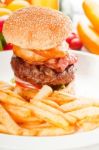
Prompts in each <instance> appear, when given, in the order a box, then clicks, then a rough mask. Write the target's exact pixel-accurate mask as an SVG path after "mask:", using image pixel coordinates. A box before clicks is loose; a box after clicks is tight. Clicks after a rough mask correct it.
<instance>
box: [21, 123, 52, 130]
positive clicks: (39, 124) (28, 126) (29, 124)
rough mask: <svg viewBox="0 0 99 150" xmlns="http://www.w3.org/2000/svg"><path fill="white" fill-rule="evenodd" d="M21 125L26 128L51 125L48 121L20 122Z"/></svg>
mask: <svg viewBox="0 0 99 150" xmlns="http://www.w3.org/2000/svg"><path fill="white" fill-rule="evenodd" d="M21 127H22V128H27V129H33V128H34V129H35V130H36V129H39V128H46V127H52V125H51V124H49V123H46V122H45V123H39V122H37V123H36V124H35V123H32V122H29V123H23V124H21Z"/></svg>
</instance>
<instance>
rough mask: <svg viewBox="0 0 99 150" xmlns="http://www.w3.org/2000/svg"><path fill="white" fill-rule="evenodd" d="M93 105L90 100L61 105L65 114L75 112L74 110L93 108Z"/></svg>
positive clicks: (79, 100)
mask: <svg viewBox="0 0 99 150" xmlns="http://www.w3.org/2000/svg"><path fill="white" fill-rule="evenodd" d="M92 105H93V101H90V100H88V99H87V100H85V99H78V100H75V101H73V102H70V103H65V104H63V105H61V106H60V108H61V109H62V110H64V112H69V111H74V110H77V109H81V108H84V107H88V106H92Z"/></svg>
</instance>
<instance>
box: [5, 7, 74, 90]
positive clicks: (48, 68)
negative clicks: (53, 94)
mask: <svg viewBox="0 0 99 150" xmlns="http://www.w3.org/2000/svg"><path fill="white" fill-rule="evenodd" d="M71 30H72V24H71V20H70V19H69V17H67V16H64V15H63V14H62V13H61V12H59V11H57V10H53V9H49V8H43V7H35V6H34V7H29V8H24V9H21V10H18V11H17V12H15V13H13V14H12V15H11V16H10V17H9V18H8V19H7V20H6V21H5V23H4V26H3V35H4V37H5V39H6V41H7V42H8V43H11V44H13V56H12V59H11V66H12V69H13V71H14V75H15V79H16V83H17V84H18V85H21V86H24V87H28V88H33V87H36V88H41V87H42V86H43V85H45V84H46V85H49V86H51V87H53V88H54V87H59V86H61V85H67V84H69V83H70V82H71V81H72V80H73V79H74V64H75V62H76V61H77V58H76V56H74V55H71V54H69V52H68V44H67V43H66V41H65V39H66V38H67V37H68V35H69V33H70V32H71Z"/></svg>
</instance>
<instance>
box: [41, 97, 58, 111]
mask: <svg viewBox="0 0 99 150" xmlns="http://www.w3.org/2000/svg"><path fill="white" fill-rule="evenodd" d="M42 102H43V103H45V104H47V105H49V106H52V107H54V108H57V109H58V108H59V105H58V104H57V103H56V102H55V101H52V100H49V99H43V100H42Z"/></svg>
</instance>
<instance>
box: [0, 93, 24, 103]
mask: <svg viewBox="0 0 99 150" xmlns="http://www.w3.org/2000/svg"><path fill="white" fill-rule="evenodd" d="M0 102H3V103H6V104H12V105H16V106H24V104H25V103H26V102H25V101H23V100H22V99H21V100H20V99H19V98H18V97H13V96H11V95H9V94H7V93H5V92H4V91H2V90H0Z"/></svg>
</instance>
